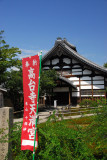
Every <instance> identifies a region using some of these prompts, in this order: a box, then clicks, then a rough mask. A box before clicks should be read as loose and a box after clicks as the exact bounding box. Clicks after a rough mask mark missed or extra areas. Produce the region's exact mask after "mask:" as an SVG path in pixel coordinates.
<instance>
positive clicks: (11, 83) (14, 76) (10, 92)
mask: <svg viewBox="0 0 107 160" xmlns="http://www.w3.org/2000/svg"><path fill="white" fill-rule="evenodd" d="M6 75H7V81H6V82H5V87H6V88H7V97H8V98H10V99H11V101H12V104H13V106H14V110H21V109H23V82H22V69H20V70H19V71H14V70H11V71H8V72H7V73H6Z"/></svg>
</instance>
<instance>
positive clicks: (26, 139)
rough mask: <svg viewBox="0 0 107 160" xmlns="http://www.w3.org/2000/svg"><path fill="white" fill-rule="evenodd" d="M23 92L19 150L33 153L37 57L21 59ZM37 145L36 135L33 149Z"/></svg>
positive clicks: (37, 77) (37, 75)
mask: <svg viewBox="0 0 107 160" xmlns="http://www.w3.org/2000/svg"><path fill="white" fill-rule="evenodd" d="M22 66H23V92H24V118H23V125H22V133H21V150H31V151H33V146H34V134H35V120H36V118H37V115H36V110H37V97H38V82H39V56H38V55H36V56H32V57H27V58H23V60H22ZM37 144H38V137H37V134H36V143H35V148H36V147H37Z"/></svg>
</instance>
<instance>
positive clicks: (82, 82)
mask: <svg viewBox="0 0 107 160" xmlns="http://www.w3.org/2000/svg"><path fill="white" fill-rule="evenodd" d="M80 83H81V85H86V84H89V85H90V84H91V81H81V82H80Z"/></svg>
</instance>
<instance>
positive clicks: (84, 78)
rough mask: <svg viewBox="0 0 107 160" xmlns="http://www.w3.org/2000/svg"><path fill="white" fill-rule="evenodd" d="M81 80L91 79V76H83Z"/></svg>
mask: <svg viewBox="0 0 107 160" xmlns="http://www.w3.org/2000/svg"><path fill="white" fill-rule="evenodd" d="M80 80H91V77H88V76H87V77H81V78H80Z"/></svg>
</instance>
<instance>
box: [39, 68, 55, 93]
mask: <svg viewBox="0 0 107 160" xmlns="http://www.w3.org/2000/svg"><path fill="white" fill-rule="evenodd" d="M57 77H58V75H57V72H56V71H55V70H47V71H46V70H42V72H41V81H40V95H44V94H47V95H51V94H52V88H54V87H55V86H56V82H55V81H56V80H57Z"/></svg>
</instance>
